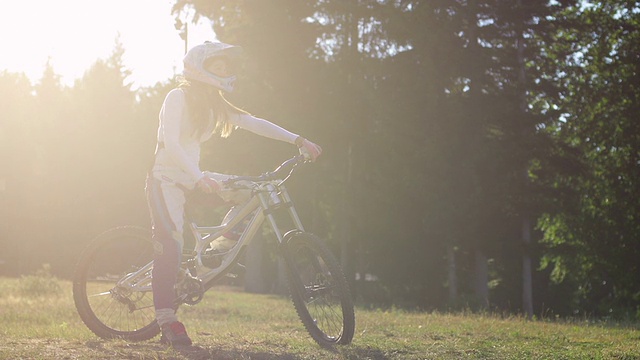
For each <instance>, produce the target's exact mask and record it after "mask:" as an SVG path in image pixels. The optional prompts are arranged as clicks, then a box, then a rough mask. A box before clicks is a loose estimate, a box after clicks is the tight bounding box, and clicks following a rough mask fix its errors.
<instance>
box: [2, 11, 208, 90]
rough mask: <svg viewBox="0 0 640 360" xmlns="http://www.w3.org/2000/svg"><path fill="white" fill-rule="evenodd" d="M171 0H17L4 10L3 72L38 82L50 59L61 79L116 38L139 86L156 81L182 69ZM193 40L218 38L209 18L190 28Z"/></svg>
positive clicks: (80, 70)
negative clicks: (96, 0)
mask: <svg viewBox="0 0 640 360" xmlns="http://www.w3.org/2000/svg"><path fill="white" fill-rule="evenodd" d="M174 2H175V1H170V0H164V1H161V0H112V1H106V2H105V1H100V2H95V1H84V0H59V1H48V0H31V1H13V2H11V3H10V4H8V5H5V6H4V8H3V11H2V12H0V33H2V34H3V36H2V37H0V49H2V56H1V57H0V71H2V70H8V71H11V72H23V73H25V74H26V75H27V76H28V77H29V78H30V79H31V81H32V82H37V81H38V80H39V79H40V77H41V76H42V72H43V70H44V67H45V65H46V63H47V61H50V63H51V65H52V66H53V69H54V71H55V72H56V74H58V75H60V76H61V80H62V82H63V83H66V84H71V83H72V82H73V81H74V80H75V79H77V78H79V77H82V75H83V74H84V72H85V71H86V70H87V69H88V68H89V67H90V66H91V65H92V64H93V63H95V61H96V60H97V59H99V58H100V59H104V58H107V57H108V56H109V55H110V54H111V53H112V52H113V49H114V46H115V43H116V39H118V38H119V41H120V42H121V43H122V44H123V46H124V48H125V54H124V56H123V61H124V63H125V66H126V67H127V68H128V69H129V70H131V71H132V76H131V81H133V82H134V83H135V84H136V85H139V86H140V85H142V86H144V85H153V84H155V83H156V82H158V81H164V80H166V79H168V78H170V77H171V76H173V75H174V74H175V73H176V72H178V71H181V70H182V62H181V59H182V55H183V54H184V42H183V41H182V39H181V38H180V36H179V34H178V31H177V30H176V29H175V27H174V21H175V20H174V18H173V16H172V15H171V6H172V5H173V3H174ZM189 35H190V36H189V42H190V43H197V42H202V41H204V40H205V39H209V40H211V39H213V38H214V37H215V35H214V33H213V31H212V30H211V26H210V25H209V23H208V21H206V19H201V21H200V22H199V23H198V24H197V25H194V26H191V27H190V28H189Z"/></svg>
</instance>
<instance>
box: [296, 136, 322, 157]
mask: <svg viewBox="0 0 640 360" xmlns="http://www.w3.org/2000/svg"><path fill="white" fill-rule="evenodd" d="M296 143H298V144H297V145H298V150H300V154H302V155H304V157H305V158H306V159H308V160H310V161H312V162H313V161H316V159H317V158H318V156H320V154H322V148H321V147H320V145H317V144H314V143H312V142H311V141H309V140H307V139H305V138H302V139H301V140H296Z"/></svg>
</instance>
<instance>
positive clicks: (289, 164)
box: [222, 155, 307, 187]
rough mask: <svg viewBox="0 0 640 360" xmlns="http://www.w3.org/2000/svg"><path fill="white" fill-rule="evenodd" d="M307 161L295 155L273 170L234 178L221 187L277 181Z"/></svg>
mask: <svg viewBox="0 0 640 360" xmlns="http://www.w3.org/2000/svg"><path fill="white" fill-rule="evenodd" d="M306 161H307V159H306V158H305V156H304V155H297V156H294V157H292V158H291V159H289V160H287V161H285V162H283V163H282V164H280V166H278V167H277V168H276V169H275V170H273V171H269V172H266V173H263V174H260V175H257V176H236V177H233V178H231V179H228V180H225V181H223V182H222V183H223V185H224V186H225V187H232V186H233V185H234V184H235V183H237V182H238V181H250V182H261V181H271V180H277V179H283V178H285V179H286V178H287V177H288V176H289V175H291V173H292V172H293V170H294V169H295V168H296V166H298V165H300V164H303V163H305V162H306Z"/></svg>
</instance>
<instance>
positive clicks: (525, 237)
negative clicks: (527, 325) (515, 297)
mask: <svg viewBox="0 0 640 360" xmlns="http://www.w3.org/2000/svg"><path fill="white" fill-rule="evenodd" d="M516 5H517V7H518V8H522V1H521V0H517V2H516ZM520 25H521V27H520V29H519V31H518V40H517V46H518V48H517V57H518V86H519V87H520V112H521V113H522V115H525V113H526V112H527V99H526V93H525V89H526V78H525V67H524V66H525V64H524V36H523V35H524V34H523V28H524V26H522V25H524V24H520ZM526 126H527V125H523V128H522V132H523V136H524V137H526V136H527V135H528V134H529V129H527V128H526ZM523 166H524V169H523V170H524V171H523V172H522V177H523V182H524V184H525V186H524V188H525V189H527V188H528V186H527V185H528V183H529V172H528V169H527V168H528V166H527V164H526V163H525V164H524V165H523ZM525 198H526V196H525ZM524 206H525V205H523V207H524ZM529 216H530V215H529V214H528V211H526V210H525V209H523V212H522V243H523V245H524V246H523V248H524V252H523V253H522V310H523V311H524V313H525V314H526V316H527V317H528V318H531V317H532V316H533V284H532V282H533V281H532V276H531V256H530V254H529V248H530V245H531V219H530V217H529Z"/></svg>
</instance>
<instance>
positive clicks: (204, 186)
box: [196, 176, 221, 194]
mask: <svg viewBox="0 0 640 360" xmlns="http://www.w3.org/2000/svg"><path fill="white" fill-rule="evenodd" d="M196 185H197V186H198V188H199V189H200V190H201V191H202V192H204V193H205V194H211V193H214V192H218V191H220V189H221V186H220V184H218V182H217V181H215V180H214V179H212V178H210V177H208V176H203V177H201V178H200V180H198V182H197V183H196Z"/></svg>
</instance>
